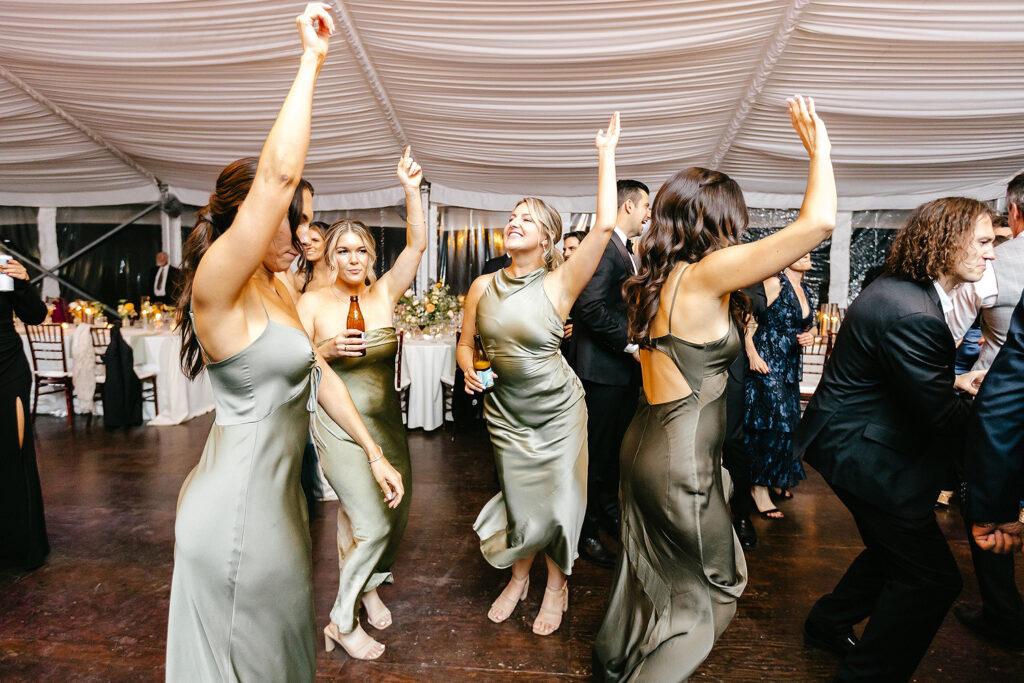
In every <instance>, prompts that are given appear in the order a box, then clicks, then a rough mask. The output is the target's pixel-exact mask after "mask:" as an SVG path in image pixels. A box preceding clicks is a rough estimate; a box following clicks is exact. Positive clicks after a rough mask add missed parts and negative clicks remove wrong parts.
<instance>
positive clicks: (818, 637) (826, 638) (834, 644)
mask: <svg viewBox="0 0 1024 683" xmlns="http://www.w3.org/2000/svg"><path fill="white" fill-rule="evenodd" d="M859 642H860V641H859V640H857V636H855V635H853V629H850V630H849V631H848V632H846V633H836V632H835V631H829V630H826V629H823V628H821V627H819V626H817V625H815V624H812V623H811V622H810V621H805V622H804V643H806V644H807V645H810V646H811V647H816V648H818V649H819V650H825V651H827V652H832V653H834V654H837V655H839V656H840V657H843V656H845V655H846V653H847V652H849V651H850V649H852V648H853V646H854V645H856V644H857V643H859Z"/></svg>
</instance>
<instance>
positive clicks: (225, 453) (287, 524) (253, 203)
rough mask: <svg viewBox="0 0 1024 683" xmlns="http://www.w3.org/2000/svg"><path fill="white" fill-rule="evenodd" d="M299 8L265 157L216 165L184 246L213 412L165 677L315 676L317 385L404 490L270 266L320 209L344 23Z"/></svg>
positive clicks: (189, 484)
mask: <svg viewBox="0 0 1024 683" xmlns="http://www.w3.org/2000/svg"><path fill="white" fill-rule="evenodd" d="M297 23H298V25H299V32H300V34H301V37H302V46H303V53H302V58H301V62H300V66H299V72H298V75H297V76H296V77H295V81H294V83H293V84H292V87H291V90H290V91H289V93H288V96H287V98H286V99H285V101H284V105H283V106H282V107H281V112H280V113H279V114H278V117H277V121H276V122H275V123H274V126H273V128H272V129H271V131H270V135H269V136H268V137H267V141H266V143H265V144H264V146H263V151H262V153H261V155H260V158H259V160H258V162H257V160H254V159H241V160H239V161H236V162H233V163H231V164H229V165H228V166H227V168H225V169H224V170H223V171H222V172H221V174H220V177H219V178H218V179H217V187H216V190H215V191H214V193H213V195H211V197H210V203H209V205H208V206H207V207H205V208H204V209H203V210H202V211H201V212H200V214H199V218H198V220H197V223H196V227H195V228H194V229H193V231H192V234H191V236H190V237H189V240H188V245H187V247H186V254H185V262H186V278H185V287H184V291H183V292H182V295H181V298H180V299H179V308H178V310H179V312H180V313H179V317H178V324H179V325H180V327H181V330H182V351H181V360H182V366H183V369H184V370H185V372H186V374H187V375H188V376H189V377H193V378H194V377H195V376H196V375H198V374H199V372H201V371H202V370H203V368H204V367H205V368H206V369H207V371H208V372H209V374H210V382H211V384H212V385H213V390H214V399H215V402H216V406H217V414H216V419H215V421H214V425H213V427H212V428H211V429H210V436H209V438H208V439H207V442H206V448H205V449H204V450H203V455H202V457H201V459H200V461H199V464H198V465H197V466H196V467H195V469H193V470H192V472H191V473H190V474H189V475H188V478H187V479H186V480H185V483H184V485H183V486H182V488H181V493H180V494H179V497H178V513H177V519H176V520H175V527H174V538H175V547H174V575H173V578H172V579H171V600H170V615H169V618H168V626H167V679H168V680H169V681H216V680H241V681H255V680H261V681H262V680H268V681H311V680H313V675H314V664H315V655H316V644H315V635H316V630H315V629H316V626H315V622H314V617H313V577H312V556H311V550H312V547H311V546H312V544H311V542H310V537H309V527H308V518H307V516H306V506H305V504H304V502H303V496H302V490H301V488H300V486H299V467H300V463H301V458H302V447H303V444H304V443H305V441H306V434H307V432H308V431H309V428H310V413H311V412H315V410H316V402H317V400H318V399H319V401H320V402H321V403H322V404H323V405H324V406H325V408H326V409H327V412H328V413H329V414H330V416H331V418H332V419H333V420H334V421H335V422H336V423H337V424H338V425H340V426H341V428H342V429H344V430H345V431H346V432H348V433H349V434H351V435H352V436H353V438H354V439H356V441H357V442H358V443H359V444H360V445H361V446H362V447H363V449H364V451H365V454H366V455H365V457H366V458H367V459H368V460H369V461H370V464H369V465H368V467H369V468H371V469H372V471H373V473H374V475H375V478H376V480H377V482H378V483H379V484H380V487H381V489H382V491H383V493H382V494H381V495H382V496H384V497H386V498H388V499H389V500H390V501H391V504H392V505H396V506H397V505H398V503H399V502H400V501H401V498H402V493H403V492H402V482H401V477H400V476H399V474H398V473H397V472H396V471H395V470H394V469H393V468H391V467H390V466H389V465H388V464H387V461H386V460H385V459H384V457H383V453H382V451H381V450H380V447H379V446H377V444H376V443H375V442H374V440H373V437H372V436H371V435H370V433H369V432H368V431H367V429H366V427H365V425H364V424H363V422H362V420H360V418H359V414H358V413H357V412H356V409H355V406H354V405H352V400H351V399H350V398H349V395H348V392H347V391H346V390H345V386H344V384H342V382H341V381H340V380H339V379H338V378H337V376H335V375H334V373H331V372H326V373H325V372H324V369H325V368H327V365H326V363H324V361H323V359H321V358H319V357H318V356H317V355H316V354H315V353H314V351H313V349H312V347H311V346H310V344H309V339H308V338H307V337H306V334H305V332H303V330H302V323H301V321H300V320H299V316H298V313H297V312H296V310H295V305H294V303H293V302H292V299H291V296H290V295H289V294H288V292H287V290H286V289H285V288H284V286H283V285H282V284H281V283H280V281H279V280H278V279H277V278H276V277H275V273H276V272H279V271H282V270H284V269H286V268H287V267H288V266H289V264H290V263H291V262H292V259H294V258H295V255H296V253H297V252H296V247H295V230H296V228H297V226H298V225H299V223H300V221H301V220H302V215H303V213H305V212H306V210H307V209H311V208H312V207H311V206H309V205H308V204H307V197H308V193H305V192H302V191H301V189H300V184H299V181H300V178H301V177H302V167H303V165H304V163H305V158H306V149H307V147H308V145H309V129H310V117H311V109H312V104H313V87H314V84H315V82H316V78H317V74H318V73H319V71H320V67H321V65H322V64H323V61H324V57H325V56H326V55H327V45H328V37H329V35H330V33H331V32H332V31H333V30H334V24H333V21H332V19H331V16H330V13H329V8H328V6H327V5H325V4H322V3H310V4H309V5H307V6H306V10H305V12H304V13H303V14H302V15H300V16H299V17H297ZM321 378H322V383H321ZM318 389H319V391H318ZM314 429H317V428H316V426H315V425H314ZM320 429H322V427H321V428H320ZM364 466H366V465H364Z"/></svg>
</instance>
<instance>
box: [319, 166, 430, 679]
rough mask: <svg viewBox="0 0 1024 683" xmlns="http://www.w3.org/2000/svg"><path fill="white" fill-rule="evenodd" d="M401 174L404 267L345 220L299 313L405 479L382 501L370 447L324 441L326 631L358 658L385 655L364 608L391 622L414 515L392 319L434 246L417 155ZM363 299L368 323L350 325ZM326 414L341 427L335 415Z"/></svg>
mask: <svg viewBox="0 0 1024 683" xmlns="http://www.w3.org/2000/svg"><path fill="white" fill-rule="evenodd" d="M398 178H399V180H400V181H401V183H402V187H403V188H404V189H405V206H406V211H407V215H408V219H407V225H406V245H405V249H403V250H402V253H401V254H399V255H398V258H397V259H396V260H395V265H394V266H393V267H392V268H391V270H389V271H388V272H386V273H384V275H383V276H382V277H381V278H380V279H379V280H378V279H377V277H376V275H375V274H374V269H373V268H374V264H375V263H376V259H377V254H376V250H375V247H374V240H373V236H372V235H371V234H370V231H369V230H368V229H367V228H366V226H365V225H363V224H362V223H360V222H358V221H353V220H348V219H344V220H341V221H338V222H337V223H335V224H334V225H332V226H331V227H330V228H329V229H328V231H327V246H326V249H325V254H326V256H325V257H324V259H323V260H324V261H325V262H327V263H328V267H329V268H330V269H331V271H332V274H333V278H334V280H333V282H332V284H330V285H328V286H326V287H321V288H320V289H316V290H313V291H310V292H307V293H306V294H304V295H303V296H302V298H301V299H300V300H299V315H300V317H301V318H302V322H303V324H304V325H305V327H306V331H307V332H308V333H309V335H310V338H311V339H313V340H318V341H317V344H316V345H317V348H318V350H319V351H320V354H321V355H322V356H323V357H324V359H326V360H327V362H328V363H329V364H330V366H331V370H333V371H334V372H335V373H337V375H338V377H340V378H341V379H342V380H343V381H344V382H345V386H346V387H347V388H348V390H349V393H350V394H351V395H352V400H353V402H354V403H355V405H356V408H357V409H358V410H359V414H360V415H361V416H362V418H363V420H364V421H365V422H366V426H367V428H368V429H369V430H370V434H371V435H372V436H373V438H374V440H376V442H377V443H379V444H380V445H381V446H382V447H383V448H384V451H385V452H386V453H387V454H388V458H389V460H390V461H391V464H392V465H393V466H394V468H395V469H396V470H397V471H398V472H399V474H401V476H402V481H403V482H404V484H405V497H404V498H403V499H402V504H401V505H399V506H389V505H387V504H385V501H383V500H381V498H380V493H379V492H378V490H377V484H376V482H375V481H374V477H373V476H372V474H371V473H370V472H369V470H367V469H366V465H365V463H364V456H363V452H362V450H361V449H360V447H359V445H358V444H357V443H356V442H355V441H353V440H352V439H351V438H345V437H342V438H340V439H337V438H331V437H329V436H327V435H324V434H321V435H320V436H321V438H319V439H317V451H318V453H319V455H320V463H321V466H322V467H323V470H324V473H325V474H326V476H327V481H328V482H330V485H331V488H333V489H334V491H335V492H336V493H337V494H338V501H339V504H338V532H337V538H338V555H339V565H340V572H341V574H340V577H339V587H338V593H337V596H336V598H335V600H334V606H333V607H332V609H331V621H330V623H329V624H328V625H327V627H326V628H325V629H324V633H325V634H326V635H327V638H328V640H327V643H328V650H332V649H334V646H333V643H335V642H336V643H338V644H339V645H341V646H342V648H344V650H345V651H346V652H347V653H348V654H349V656H351V657H354V658H356V659H376V658H378V657H380V656H381V655H382V654H383V653H384V645H383V644H381V643H380V642H378V641H376V640H374V639H373V638H371V637H370V636H369V635H368V634H367V633H366V631H364V630H363V628H362V626H361V625H360V623H359V607H360V603H362V605H363V607H365V608H366V621H367V623H369V624H370V625H371V626H373V627H374V628H376V629H385V628H387V627H388V626H390V625H391V612H390V611H389V610H388V608H387V607H385V606H384V603H383V602H382V601H381V599H380V596H379V595H378V594H377V587H378V586H380V585H381V584H384V583H394V579H393V577H392V575H391V571H390V569H391V565H392V563H394V561H395V555H396V554H397V551H398V544H399V542H400V541H401V540H402V534H403V533H404V531H405V525H406V521H407V520H408V519H409V500H410V495H411V492H412V475H411V472H410V467H409V446H408V443H407V442H406V434H405V425H404V424H403V423H402V411H401V408H400V406H399V401H398V394H397V393H396V392H395V354H396V353H397V351H398V334H397V333H396V331H395V328H394V327H393V325H392V317H393V312H394V310H395V306H396V305H397V304H398V300H399V299H400V298H401V297H402V294H404V293H405V290H406V289H408V288H409V287H410V286H411V285H412V283H413V281H414V280H415V279H416V270H417V268H418V267H419V264H420V258H422V256H423V252H424V251H425V250H426V248H427V236H426V223H425V220H424V216H423V205H422V202H421V199H420V181H421V180H422V179H423V171H422V170H421V169H420V167H419V165H418V164H417V163H416V162H415V161H413V159H412V157H411V156H410V150H409V149H406V150H405V154H404V155H403V156H402V158H401V160H400V161H399V162H398ZM353 299H356V300H357V301H358V305H359V309H360V311H361V312H362V315H363V318H364V325H365V327H366V333H365V336H364V335H363V333H362V332H360V331H359V330H354V329H347V324H346V320H347V317H348V311H349V306H350V304H351V302H352V300H353ZM320 413H321V414H320V418H321V419H322V420H323V421H324V422H325V423H327V424H328V425H330V426H331V427H333V426H334V425H333V424H332V423H331V418H330V416H329V415H327V414H325V413H324V411H323V410H321V411H320Z"/></svg>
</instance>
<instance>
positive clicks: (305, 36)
mask: <svg viewBox="0 0 1024 683" xmlns="http://www.w3.org/2000/svg"><path fill="white" fill-rule="evenodd" d="M295 23H296V24H298V25H299V35H300V36H301V37H302V49H303V51H305V52H309V53H310V54H314V55H316V56H317V57H320V58H321V59H323V58H324V57H326V56H327V46H328V44H329V43H330V37H331V34H332V33H334V19H333V18H332V17H331V6H330V5H328V4H327V3H325V2H311V3H309V4H308V5H306V11H304V12H303V13H302V14H300V15H299V16H297V17H295Z"/></svg>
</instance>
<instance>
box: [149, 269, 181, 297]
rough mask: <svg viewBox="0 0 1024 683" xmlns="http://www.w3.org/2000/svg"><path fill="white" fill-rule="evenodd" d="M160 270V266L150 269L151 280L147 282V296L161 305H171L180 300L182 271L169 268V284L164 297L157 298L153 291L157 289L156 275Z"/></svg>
mask: <svg viewBox="0 0 1024 683" xmlns="http://www.w3.org/2000/svg"><path fill="white" fill-rule="evenodd" d="M159 270H160V267H159V266H153V267H152V268H150V269H149V279H148V280H147V282H146V294H147V296H149V298H150V299H151V300H152V301H159V302H161V303H166V304H171V305H174V303H175V302H176V301H177V300H178V295H179V294H181V271H180V270H178V269H177V268H175V267H174V266H168V267H167V282H166V283H165V284H164V292H165V294H164V295H163V296H157V295H156V293H155V292H154V291H153V290H154V289H155V288H156V274H157V271H159Z"/></svg>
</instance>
